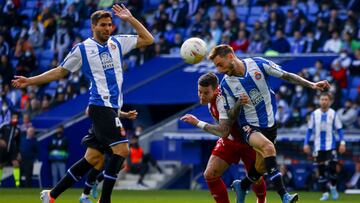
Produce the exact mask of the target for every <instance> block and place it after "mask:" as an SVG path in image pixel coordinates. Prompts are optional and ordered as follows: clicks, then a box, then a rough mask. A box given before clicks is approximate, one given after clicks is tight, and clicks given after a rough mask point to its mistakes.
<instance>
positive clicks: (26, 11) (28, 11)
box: [20, 9, 34, 19]
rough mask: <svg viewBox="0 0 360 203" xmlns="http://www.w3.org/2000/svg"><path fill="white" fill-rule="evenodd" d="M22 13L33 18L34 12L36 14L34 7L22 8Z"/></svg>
mask: <svg viewBox="0 0 360 203" xmlns="http://www.w3.org/2000/svg"><path fill="white" fill-rule="evenodd" d="M20 14H21V15H26V16H27V17H28V19H31V18H32V17H33V14H34V10H33V9H25V10H22V11H21V12H20Z"/></svg>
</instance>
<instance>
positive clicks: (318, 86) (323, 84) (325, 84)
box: [314, 80, 330, 91]
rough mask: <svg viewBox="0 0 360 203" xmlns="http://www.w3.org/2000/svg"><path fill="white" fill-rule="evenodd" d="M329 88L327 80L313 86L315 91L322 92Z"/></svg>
mask: <svg viewBox="0 0 360 203" xmlns="http://www.w3.org/2000/svg"><path fill="white" fill-rule="evenodd" d="M329 88H330V84H329V82H328V81H327V80H322V81H319V82H316V83H315V84H314V89H315V90H320V91H324V90H327V89H329Z"/></svg>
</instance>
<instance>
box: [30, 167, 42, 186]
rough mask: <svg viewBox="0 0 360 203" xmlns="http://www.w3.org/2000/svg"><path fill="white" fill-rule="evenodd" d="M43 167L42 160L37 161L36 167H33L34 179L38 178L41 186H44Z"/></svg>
mask: <svg viewBox="0 0 360 203" xmlns="http://www.w3.org/2000/svg"><path fill="white" fill-rule="evenodd" d="M41 167H42V162H41V161H37V162H35V163H34V167H33V176H32V179H33V180H38V182H39V188H42V182H41Z"/></svg>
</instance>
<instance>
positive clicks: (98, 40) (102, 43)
mask: <svg viewBox="0 0 360 203" xmlns="http://www.w3.org/2000/svg"><path fill="white" fill-rule="evenodd" d="M93 40H94V41H96V42H97V43H99V44H101V45H104V44H105V43H106V41H102V40H100V39H99V38H98V37H96V36H95V35H94V36H93Z"/></svg>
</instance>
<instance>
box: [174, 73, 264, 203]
mask: <svg viewBox="0 0 360 203" xmlns="http://www.w3.org/2000/svg"><path fill="white" fill-rule="evenodd" d="M218 86H219V80H218V78H217V76H216V75H215V74H213V73H206V74H204V75H202V76H201V77H200V78H199V80H198V95H199V99H200V104H203V105H206V104H207V105H208V106H209V111H210V113H211V115H212V116H213V118H214V119H215V120H216V121H217V122H218V124H217V125H211V124H209V123H205V122H203V121H200V120H199V119H197V118H196V117H195V116H194V115H191V114H186V115H185V116H183V117H182V118H181V120H182V121H185V122H187V123H190V124H192V125H194V126H197V127H199V128H201V129H203V130H204V131H206V132H209V133H211V134H214V135H216V136H219V137H220V138H219V140H218V141H217V143H216V146H215V147H214V149H213V151H212V154H211V156H210V159H209V161H208V164H207V166H206V169H205V172H204V177H205V180H206V183H207V184H208V186H209V189H210V192H211V194H212V196H213V198H214V199H215V201H216V202H217V203H228V202H229V197H228V194H227V189H226V186H225V184H224V182H223V180H222V179H221V175H222V174H223V173H224V172H225V170H226V169H227V168H228V167H229V166H230V165H231V164H238V163H239V161H240V160H242V161H243V162H244V165H245V168H246V170H247V173H248V174H247V177H246V178H245V179H244V180H242V181H241V184H246V185H247V187H250V185H251V184H252V183H255V184H253V190H254V192H255V193H256V196H257V202H258V203H264V202H266V185H265V181H264V179H263V178H262V175H261V174H260V173H259V172H257V171H262V170H263V169H261V166H257V167H256V168H257V169H255V163H256V157H257V156H256V152H255V151H254V150H253V149H252V147H250V146H249V145H247V144H246V143H245V141H243V140H242V138H241V137H242V136H241V132H239V129H240V128H239V127H238V126H237V123H236V122H234V121H235V119H236V115H237V114H238V112H239V110H240V106H241V105H242V104H246V103H247V102H248V97H247V96H245V95H242V96H241V97H240V98H239V100H238V101H237V102H236V104H235V106H234V107H233V108H232V109H231V110H230V111H228V112H226V110H225V108H224V101H223V99H224V98H223V97H222V96H221V92H220V88H219V87H218ZM241 201H243V200H239V199H237V202H241Z"/></svg>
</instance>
